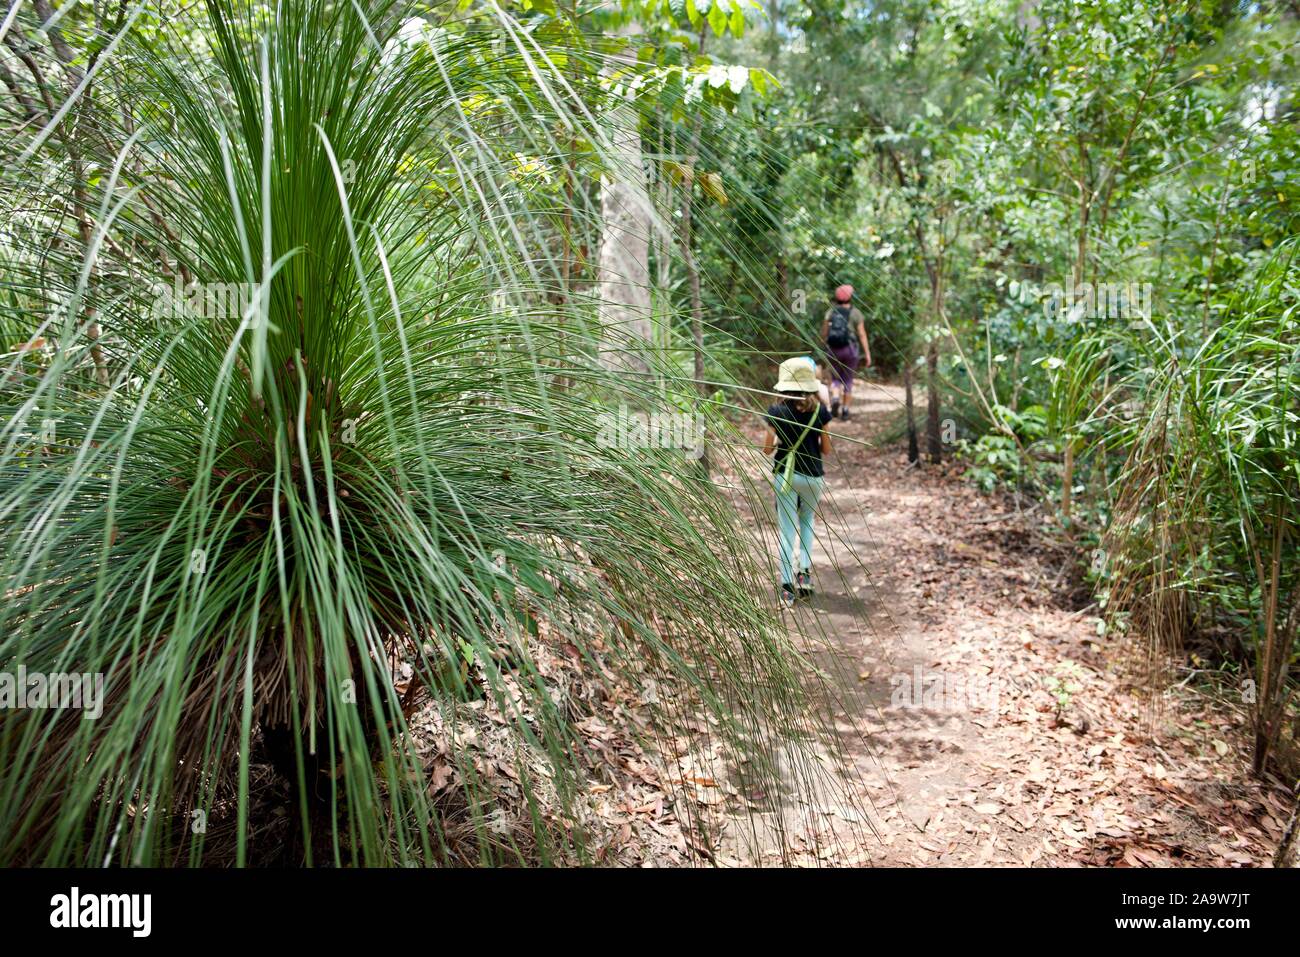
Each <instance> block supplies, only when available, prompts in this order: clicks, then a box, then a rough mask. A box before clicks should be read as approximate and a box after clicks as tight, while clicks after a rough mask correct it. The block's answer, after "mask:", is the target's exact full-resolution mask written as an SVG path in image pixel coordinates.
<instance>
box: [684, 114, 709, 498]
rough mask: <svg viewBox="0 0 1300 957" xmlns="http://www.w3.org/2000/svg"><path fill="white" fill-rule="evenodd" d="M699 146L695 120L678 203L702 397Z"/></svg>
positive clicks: (705, 463)
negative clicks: (695, 217) (696, 243)
mask: <svg viewBox="0 0 1300 957" xmlns="http://www.w3.org/2000/svg"><path fill="white" fill-rule="evenodd" d="M699 148H700V124H699V122H698V121H696V123H695V129H694V130H693V131H692V132H691V153H690V155H689V156H688V157H686V163H685V164H684V166H685V172H686V175H685V176H684V177H683V180H684V182H683V189H682V207H681V213H682V216H681V226H680V229H681V233H680V236H681V247H682V264H683V265H684V266H685V268H686V285H687V287H688V288H689V289H690V293H691V341H692V344H693V351H694V358H695V364H694V372H695V388H696V389H697V390H698V391H699V393H700V398H701V399H704V398H705V397H706V396H707V395H708V387H707V386H706V385H705V382H704V301H703V299H702V298H701V296H700V271H699V269H698V268H697V267H696V264H695V252H694V250H693V249H692V248H691V242H692V238H693V237H692V229H691V214H692V211H693V207H694V205H695V164H696V162H697V160H698V158H699V157H698V155H697V154H698V152H699ZM700 469H701V471H702V472H703V473H704V474H705V475H708V474H709V453H708V447H707V445H706V446H705V448H704V449H703V450H702V451H701V453H700Z"/></svg>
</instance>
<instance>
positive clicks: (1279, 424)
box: [1104, 242, 1300, 773]
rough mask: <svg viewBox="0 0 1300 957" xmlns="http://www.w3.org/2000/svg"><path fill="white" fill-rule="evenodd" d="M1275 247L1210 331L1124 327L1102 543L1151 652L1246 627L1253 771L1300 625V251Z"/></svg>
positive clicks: (1274, 738) (1115, 610)
mask: <svg viewBox="0 0 1300 957" xmlns="http://www.w3.org/2000/svg"><path fill="white" fill-rule="evenodd" d="M1298 249H1300V247H1298V246H1297V245H1296V244H1295V243H1294V242H1289V243H1286V244H1284V245H1282V246H1280V247H1279V248H1278V249H1277V250H1276V251H1274V253H1273V254H1272V255H1271V256H1270V257H1269V258H1268V259H1266V260H1264V261H1263V262H1262V263H1261V264H1260V265H1259V267H1258V268H1257V269H1256V271H1255V272H1254V273H1253V274H1252V275H1251V276H1250V277H1249V281H1248V282H1245V283H1243V285H1242V287H1241V289H1240V291H1238V292H1237V293H1235V294H1234V295H1233V296H1232V297H1231V299H1230V300H1229V301H1228V302H1227V303H1226V304H1225V306H1226V308H1225V310H1224V315H1225V318H1224V321H1223V323H1222V324H1221V325H1220V326H1219V327H1217V328H1216V329H1215V330H1214V333H1213V334H1212V335H1211V336H1210V337H1209V338H1208V339H1204V340H1199V339H1198V340H1197V341H1184V339H1182V338H1180V337H1178V336H1170V337H1167V338H1150V337H1148V338H1145V339H1143V338H1140V337H1133V336H1130V337H1128V342H1127V345H1128V346H1130V347H1132V348H1131V355H1132V362H1131V364H1130V369H1129V374H1128V377H1127V378H1128V381H1127V382H1126V384H1125V385H1124V386H1122V387H1121V388H1119V389H1117V392H1116V394H1117V395H1118V396H1119V397H1120V398H1121V400H1122V402H1123V403H1124V404H1127V405H1129V406H1132V407H1133V408H1136V409H1139V410H1141V412H1142V413H1144V414H1140V415H1129V416H1126V417H1125V418H1124V421H1123V422H1122V423H1121V424H1122V425H1124V424H1125V423H1126V426H1125V430H1124V434H1125V439H1124V441H1125V443H1126V444H1127V447H1128V454H1127V459H1126V461H1125V464H1124V467H1123V469H1122V470H1121V472H1120V473H1119V475H1118V479H1117V481H1116V483H1115V487H1116V488H1117V489H1118V490H1119V491H1118V494H1117V496H1116V506H1115V517H1114V522H1113V523H1112V525H1111V527H1110V529H1109V531H1108V533H1107V535H1106V540H1105V543H1104V544H1105V547H1106V549H1107V552H1108V554H1109V557H1110V558H1111V560H1112V565H1113V567H1112V568H1111V571H1110V574H1111V577H1112V579H1113V581H1114V583H1115V587H1114V589H1113V590H1112V593H1111V607H1110V611H1111V612H1112V614H1115V615H1118V616H1120V617H1121V618H1122V619H1124V620H1127V621H1128V623H1129V624H1130V625H1131V627H1132V630H1133V632H1134V633H1135V634H1136V635H1139V636H1141V637H1143V638H1145V639H1148V640H1149V641H1150V642H1151V655H1152V658H1153V663H1155V662H1156V661H1158V660H1159V659H1160V658H1162V657H1163V656H1164V655H1165V654H1167V652H1168V651H1169V650H1170V649H1173V648H1176V647H1178V646H1179V645H1180V644H1182V642H1183V641H1184V640H1185V639H1186V638H1187V637H1188V636H1189V635H1191V634H1194V633H1195V632H1197V631H1202V632H1205V631H1213V630H1214V629H1215V627H1216V625H1219V624H1224V625H1231V626H1232V628H1233V629H1234V630H1240V631H1242V632H1244V633H1245V634H1247V635H1248V636H1249V640H1248V643H1247V647H1245V648H1243V649H1240V651H1241V652H1243V655H1242V657H1243V658H1244V659H1245V661H1244V662H1243V663H1244V664H1245V665H1246V666H1247V669H1248V675H1247V676H1245V677H1244V678H1243V686H1242V694H1243V700H1244V701H1246V702H1248V703H1249V704H1250V705H1251V706H1252V709H1253V713H1254V723H1255V753H1254V762H1255V770H1256V773H1260V772H1262V771H1263V769H1264V768H1265V766H1266V765H1267V762H1268V760H1269V755H1270V753H1271V752H1272V750H1273V748H1274V746H1275V745H1276V744H1277V742H1278V739H1279V735H1280V734H1281V733H1282V730H1283V727H1282V725H1283V718H1284V716H1285V714H1286V709H1287V706H1288V703H1289V702H1290V700H1291V699H1292V696H1293V694H1294V681H1293V679H1292V678H1290V676H1289V670H1290V669H1289V666H1290V663H1291V662H1292V660H1293V659H1294V656H1295V654H1296V651H1297V635H1298V631H1297V629H1298V627H1300V564H1297V562H1296V549H1295V542H1296V535H1297V531H1298V530H1300V505H1298V504H1297V503H1300V455H1298V452H1300V444H1298V438H1297V436H1298V435H1300V410H1297V408H1296V395H1297V378H1296V377H1297V374H1300V362H1298V361H1297V360H1298V359H1300V324H1298V323H1297V308H1298V305H1300V304H1298V303H1297V298H1296V293H1295V287H1294V282H1293V276H1294V262H1295V256H1296V253H1297V250H1298Z"/></svg>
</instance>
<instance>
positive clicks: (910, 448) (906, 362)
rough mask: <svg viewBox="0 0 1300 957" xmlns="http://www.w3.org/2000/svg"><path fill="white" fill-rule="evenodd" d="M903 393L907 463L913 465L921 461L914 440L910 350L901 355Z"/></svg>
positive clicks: (914, 422)
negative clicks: (905, 406) (905, 407)
mask: <svg viewBox="0 0 1300 957" xmlns="http://www.w3.org/2000/svg"><path fill="white" fill-rule="evenodd" d="M903 392H904V394H905V397H906V404H907V461H908V462H910V463H911V464H913V465H915V464H916V463H917V462H919V461H921V449H920V446H919V444H918V443H917V440H916V408H915V406H914V405H913V404H912V350H911V349H910V348H908V349H906V350H904V354H903Z"/></svg>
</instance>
